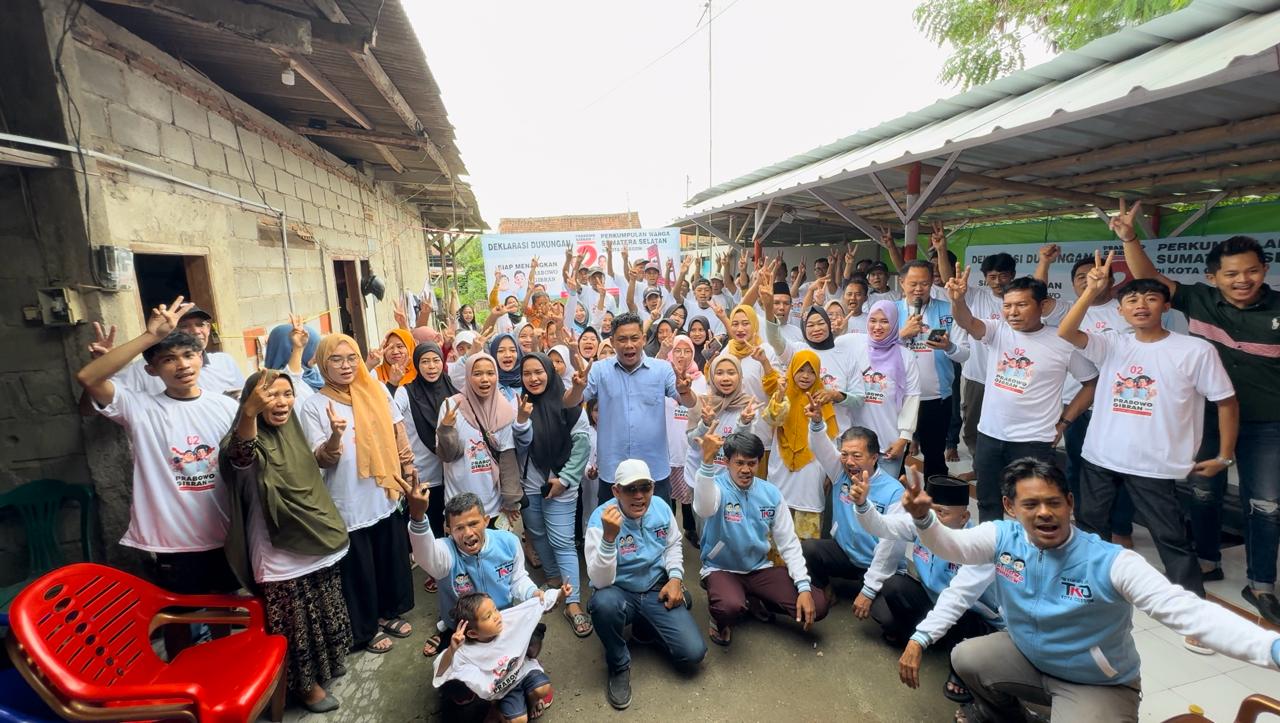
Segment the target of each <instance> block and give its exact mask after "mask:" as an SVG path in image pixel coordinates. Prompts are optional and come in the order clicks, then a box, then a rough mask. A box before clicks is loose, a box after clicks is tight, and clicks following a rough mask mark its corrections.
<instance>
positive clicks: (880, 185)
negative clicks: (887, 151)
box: [823, 173, 907, 238]
mask: <svg viewBox="0 0 1280 723" xmlns="http://www.w3.org/2000/svg"><path fill="white" fill-rule="evenodd" d="M871 182H872V183H874V184H875V186H876V189H878V190H879V191H880V195H881V196H884V200H885V202H887V203H888V204H889V209H890V210H892V211H893V215H895V216H897V217H898V220H899V221H901V222H902V225H904V226H905V225H906V224H907V214H906V213H904V212H903V210H902V207H901V206H899V205H898V199H896V198H894V197H893V194H892V193H889V189H888V188H886V187H885V185H884V181H881V180H880V176H878V175H876V174H875V173H872V174H871ZM823 203H826V201H823ZM836 213H839V211H837V212H836ZM871 238H879V236H878V235H876V236H872V237H871Z"/></svg>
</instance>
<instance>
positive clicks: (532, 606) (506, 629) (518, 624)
mask: <svg viewBox="0 0 1280 723" xmlns="http://www.w3.org/2000/svg"><path fill="white" fill-rule="evenodd" d="M559 596H560V591H559V590H548V591H547V592H545V593H544V594H543V600H539V599H538V598H537V597H531V598H529V599H528V600H525V601H524V602H522V603H520V604H519V605H513V606H512V607H509V608H507V609H506V610H502V611H501V615H502V632H500V633H498V637H496V638H494V639H493V640H490V641H488V642H485V643H480V642H476V641H475V640H472V639H468V640H467V642H465V643H463V644H462V645H461V646H460V647H459V648H458V652H456V653H454V654H453V660H452V661H450V663H449V667H448V668H446V669H444V670H441V669H440V663H441V662H443V661H444V658H445V656H443V655H441V656H439V657H437V658H436V659H435V662H434V663H433V664H432V671H433V672H434V675H433V677H432V679H431V684H432V685H433V686H435V687H437V688H439V687H440V686H442V685H444V684H445V682H447V681H450V680H456V681H459V682H461V683H462V684H464V685H466V686H467V688H468V689H469V690H470V691H471V692H472V693H475V694H476V697H478V698H480V699H481V700H500V699H502V698H503V697H505V696H506V695H507V694H508V693H510V692H511V691H512V690H514V689H515V685H516V683H519V682H520V681H521V680H524V677H525V676H526V675H528V674H529V673H532V672H533V671H535V670H542V665H541V664H540V663H539V662H538V661H537V659H535V658H530V657H528V651H529V641H530V640H531V639H532V638H533V630H534V628H536V627H537V626H538V622H539V621H541V619H542V614H543V613H544V612H546V611H547V610H550V609H551V608H552V607H553V606H554V605H555V603H556V600H557V599H558V598H559ZM448 642H449V638H448V636H445V643H446V644H448Z"/></svg>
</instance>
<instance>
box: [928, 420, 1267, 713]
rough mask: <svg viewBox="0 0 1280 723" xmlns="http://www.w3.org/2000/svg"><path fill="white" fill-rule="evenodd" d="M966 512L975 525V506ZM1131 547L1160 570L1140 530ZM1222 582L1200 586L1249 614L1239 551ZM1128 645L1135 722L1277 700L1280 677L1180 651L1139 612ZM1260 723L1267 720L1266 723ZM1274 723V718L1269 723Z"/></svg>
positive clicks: (955, 467) (956, 468) (1226, 554)
mask: <svg viewBox="0 0 1280 723" xmlns="http://www.w3.org/2000/svg"><path fill="white" fill-rule="evenodd" d="M960 455H961V461H960V462H953V463H951V465H949V466H950V467H951V473H952V474H959V473H962V472H967V471H969V470H970V469H972V461H971V459H970V458H969V455H968V454H967V453H966V452H965V451H964V448H963V445H961V452H960ZM970 510H971V511H972V513H973V516H974V519H977V515H978V510H977V504H976V502H972V503H970ZM1134 545H1135V548H1136V550H1137V552H1138V553H1140V554H1141V555H1142V556H1143V557H1145V558H1146V559H1147V560H1148V561H1149V562H1150V563H1151V564H1152V565H1155V567H1156V569H1158V570H1163V569H1164V566H1163V565H1162V564H1161V563H1160V558H1159V556H1158V555H1157V554H1156V549H1155V545H1154V544H1153V543H1152V541H1151V537H1150V535H1148V534H1147V531H1146V529H1145V528H1143V527H1141V526H1138V527H1136V528H1135V530H1134ZM1222 567H1223V570H1224V571H1225V573H1226V579H1225V580H1223V581H1222V582H1211V583H1208V584H1207V585H1205V588H1206V590H1207V591H1208V592H1209V593H1210V594H1212V595H1214V596H1216V597H1218V598H1220V599H1222V600H1224V601H1226V602H1228V603H1229V604H1231V605H1233V606H1235V607H1237V608H1239V609H1241V610H1244V611H1246V612H1249V613H1252V612H1253V608H1252V606H1250V605H1249V604H1248V603H1247V602H1245V601H1244V599H1243V598H1241V597H1240V590H1241V589H1242V588H1243V587H1244V586H1245V585H1246V584H1247V583H1248V580H1247V579H1246V578H1245V574H1244V571H1245V561H1244V546H1243V545H1238V546H1235V547H1230V548H1226V549H1224V550H1223V551H1222ZM1133 640H1134V643H1135V644H1136V645H1137V647H1138V654H1139V655H1140V656H1141V658H1142V706H1141V708H1140V710H1139V720H1141V721H1142V722H1143V723H1148V722H1150V723H1156V722H1157V721H1164V720H1166V719H1168V718H1172V717H1173V716H1175V715H1178V714H1180V713H1186V712H1188V710H1190V708H1191V706H1192V705H1197V706H1199V707H1200V708H1201V709H1203V711H1204V715H1205V716H1207V717H1208V718H1209V719H1211V720H1214V721H1217V722H1218V723H1230V721H1234V720H1235V716H1236V710H1237V709H1238V708H1239V707H1240V701H1241V700H1244V699H1245V698H1246V697H1248V696H1249V695H1252V694H1254V693H1266V694H1268V695H1271V696H1273V697H1280V672H1277V671H1275V670H1267V669H1264V668H1259V667H1257V666H1255V665H1252V664H1250V663H1245V662H1243V661H1240V660H1235V659H1234V658H1228V657H1227V656H1225V655H1197V654H1196V653H1193V652H1191V651H1190V650H1187V649H1186V648H1184V647H1183V646H1182V636H1180V635H1178V634H1177V633H1174V632H1173V631H1172V630H1169V629H1168V628H1166V627H1164V626H1163V625H1161V624H1160V623H1158V622H1156V621H1155V620H1153V619H1151V618H1150V617H1148V616H1147V615H1144V614H1143V613H1142V612H1140V611H1137V610H1135V611H1134V614H1133ZM1263 720H1264V721H1266V720H1268V719H1267V718H1266V717H1264V718H1263ZM1270 720H1274V718H1272V719H1270Z"/></svg>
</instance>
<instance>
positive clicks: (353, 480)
mask: <svg viewBox="0 0 1280 723" xmlns="http://www.w3.org/2000/svg"><path fill="white" fill-rule="evenodd" d="M378 388H379V389H381V390H382V392H383V394H386V395H387V407H388V408H389V409H390V410H391V423H392V424H395V423H396V422H400V421H403V419H404V417H403V416H402V415H401V414H400V410H399V409H398V408H397V407H396V405H395V404H392V402H391V393H390V392H388V391H387V386H386V385H385V384H379V385H378ZM330 404H332V405H333V411H334V413H335V414H337V415H338V416H339V417H342V418H343V419H345V420H347V431H345V432H343V433H342V456H341V457H339V458H338V463H337V464H335V465H334V466H332V467H330V468H329V469H323V470H321V472H323V473H324V484H325V486H326V487H328V488H329V494H330V496H332V497H333V504H335V505H337V507H338V512H340V513H342V520H343V521H344V522H346V523H347V532H351V531H353V530H359V529H363V528H365V527H369V526H371V525H374V524H376V523H378V522H380V521H382V520H383V519H384V518H386V516H387V515H389V514H391V513H392V512H395V510H396V503H395V502H393V501H392V500H390V499H388V498H387V493H386V490H384V489H382V488H381V487H379V486H378V483H377V482H374V481H373V478H372V477H359V476H358V475H359V472H357V471H356V422H355V412H354V410H352V408H351V407H350V405H347V404H343V403H341V402H335V401H333V400H332V399H330V398H329V397H326V396H325V395H323V394H316V395H313V396H312V397H311V398H310V399H308V400H307V401H306V402H303V404H302V414H301V418H302V429H303V431H304V432H306V433H307V443H308V444H310V445H311V449H313V450H314V449H317V448H318V447H319V446H320V445H322V444H324V442H325V440H327V439H328V438H329V434H330V432H331V430H330V427H329V411H328V410H329V405H330Z"/></svg>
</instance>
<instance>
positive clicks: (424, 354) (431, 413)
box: [395, 342, 458, 592]
mask: <svg viewBox="0 0 1280 723" xmlns="http://www.w3.org/2000/svg"><path fill="white" fill-rule="evenodd" d="M413 368H414V369H416V370H417V372H418V377H417V378H416V379H414V380H413V381H412V382H409V383H408V384H406V385H404V386H402V387H400V388H399V389H397V390H396V393H395V403H396V407H397V408H398V409H399V410H400V414H401V416H403V417H404V418H405V419H407V420H409V422H410V423H408V424H405V425H404V431H405V436H407V437H408V438H409V447H410V448H411V449H412V450H413V466H414V469H416V470H417V471H418V483H419V484H426V485H427V486H429V487H430V488H431V489H432V490H434V494H432V495H431V500H430V504H429V505H428V506H427V522H428V523H429V524H430V525H431V533H432V534H433V535H435V536H436V537H443V536H444V534H445V532H444V502H445V498H444V497H445V496H444V490H442V489H440V487H441V486H442V485H443V484H444V468H443V466H442V465H441V464H440V458H439V457H437V456H436V422H437V421H438V420H439V419H440V408H441V406H443V404H444V400H446V399H448V398H449V397H452V396H453V395H455V394H457V393H458V389H457V387H455V386H454V385H453V382H452V381H451V380H450V379H449V375H448V374H446V373H445V363H444V352H443V351H441V349H440V346H439V345H438V344H435V343H433V342H424V343H422V344H419V345H418V348H416V349H414V350H413ZM423 588H424V589H425V590H426V591H427V592H435V591H436V581H435V579H433V578H432V577H431V576H430V575H428V576H427V580H426V583H424V584H423Z"/></svg>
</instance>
